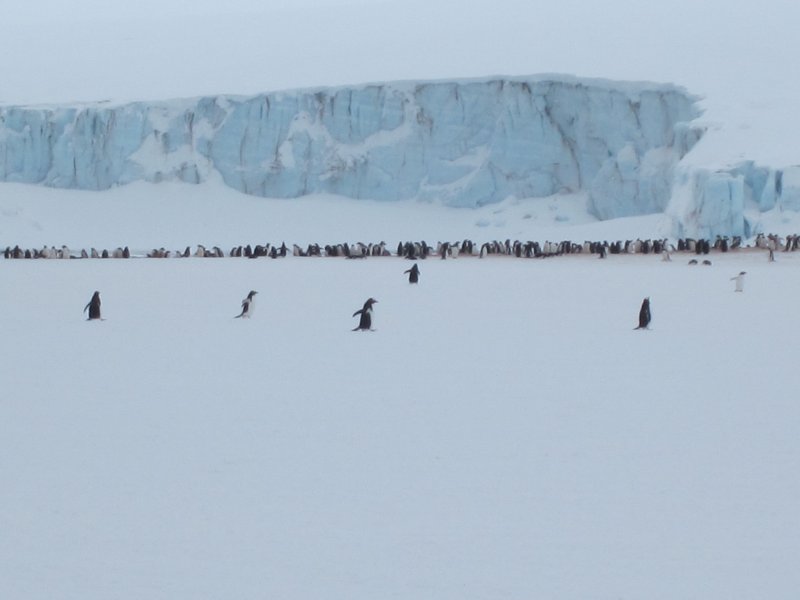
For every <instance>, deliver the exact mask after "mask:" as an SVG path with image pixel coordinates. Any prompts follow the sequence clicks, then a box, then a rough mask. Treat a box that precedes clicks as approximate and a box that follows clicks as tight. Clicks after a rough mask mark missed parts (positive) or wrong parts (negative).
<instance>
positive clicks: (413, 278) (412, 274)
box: [403, 263, 419, 283]
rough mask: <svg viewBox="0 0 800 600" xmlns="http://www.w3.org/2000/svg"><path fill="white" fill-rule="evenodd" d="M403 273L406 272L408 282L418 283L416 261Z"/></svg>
mask: <svg viewBox="0 0 800 600" xmlns="http://www.w3.org/2000/svg"><path fill="white" fill-rule="evenodd" d="M403 273H408V283H419V267H418V266H417V263H414V266H413V267H411V268H410V269H408V270H407V271H403Z"/></svg>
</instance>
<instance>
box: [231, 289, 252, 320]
mask: <svg viewBox="0 0 800 600" xmlns="http://www.w3.org/2000/svg"><path fill="white" fill-rule="evenodd" d="M257 293H258V292H257V291H255V290H250V293H249V294H247V298H245V299H244V300H242V312H241V313H240V314H238V315H236V316H235V317H234V319H239V318H242V319H249V318H250V317H251V316H252V315H253V309H254V308H255V300H256V294H257Z"/></svg>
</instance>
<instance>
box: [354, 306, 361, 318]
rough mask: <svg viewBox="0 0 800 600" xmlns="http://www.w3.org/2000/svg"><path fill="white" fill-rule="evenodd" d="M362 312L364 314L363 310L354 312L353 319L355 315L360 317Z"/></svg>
mask: <svg viewBox="0 0 800 600" xmlns="http://www.w3.org/2000/svg"><path fill="white" fill-rule="evenodd" d="M363 312H364V309H363V308H359V309H358V310H357V311H356V312H354V313H353V316H354V317H355V316H356V315H360V314H361V313H363Z"/></svg>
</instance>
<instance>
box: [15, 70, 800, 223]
mask: <svg viewBox="0 0 800 600" xmlns="http://www.w3.org/2000/svg"><path fill="white" fill-rule="evenodd" d="M696 100H697V99H696V98H695V97H693V96H691V95H690V94H688V93H687V92H686V91H685V90H683V89H682V88H679V87H676V86H672V85H659V84H649V83H625V82H612V81H605V80H594V79H578V78H571V77H566V76H538V77H512V78H507V77H503V78H487V79H480V80H454V81H432V82H400V83H386V84H374V85H361V86H353V87H342V88H324V89H316V90H300V91H294V92H278V93H266V94H261V95H257V96H252V97H239V96H214V97H204V98H196V99H191V100H173V101H165V102H160V103H153V102H149V103H143V102H133V103H129V104H117V105H111V104H102V103H98V104H92V105H82V106H56V107H20V106H5V107H0V180H2V181H9V182H25V183H37V184H43V185H47V186H53V187H62V188H80V189H91V190H103V189H107V188H109V187H111V186H115V185H122V184H126V183H129V182H133V181H137V180H146V181H153V182H158V181H164V180H180V181H184V182H188V183H199V182H202V181H204V180H205V179H207V178H209V176H210V175H211V174H212V173H214V172H218V173H219V175H220V176H221V177H222V179H223V180H224V181H225V183H226V184H227V185H229V186H231V187H232V188H235V189H237V190H239V191H241V192H244V193H246V194H252V195H257V196H268V197H278V198H293V197H298V196H302V195H305V194H312V193H332V194H339V195H343V196H347V197H351V198H369V199H374V200H387V201H389V200H400V199H408V198H420V199H431V200H440V201H442V202H443V203H445V204H447V205H451V206H458V207H476V206H482V205H485V204H490V203H494V202H499V201H501V200H504V199H505V198H507V197H509V196H513V197H518V198H528V197H542V196H549V195H552V194H559V193H571V192H578V191H583V192H585V193H586V194H587V196H588V198H589V210H590V211H591V212H592V213H593V214H594V215H596V216H597V217H598V218H600V219H611V218H616V217H624V216H633V215H642V214H649V213H659V212H667V213H668V214H670V215H672V216H673V217H674V219H675V222H676V231H680V233H682V234H698V235H708V236H711V235H715V234H746V233H748V231H747V229H748V224H747V219H746V218H745V213H746V209H747V208H748V207H751V208H752V206H753V205H754V203H755V205H757V206H758V207H759V209H760V210H768V209H769V208H771V207H775V206H779V207H788V208H792V209H794V210H797V209H800V169H798V168H795V169H788V170H770V169H767V168H760V167H757V166H756V165H753V164H749V163H745V164H743V165H740V166H737V167H735V168H732V169H730V170H727V171H714V172H711V171H706V170H703V169H698V168H695V167H685V166H683V165H682V163H681V159H682V158H683V157H684V156H685V155H686V154H687V153H688V152H690V150H691V149H692V147H693V146H694V144H695V143H697V142H698V140H699V139H700V138H701V136H702V133H703V131H702V129H701V128H700V127H697V126H694V125H693V124H692V121H693V120H694V119H696V118H697V117H698V116H699V113H700V111H699V109H698V107H697V103H696Z"/></svg>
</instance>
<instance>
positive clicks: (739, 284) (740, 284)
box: [731, 271, 747, 292]
mask: <svg viewBox="0 0 800 600" xmlns="http://www.w3.org/2000/svg"><path fill="white" fill-rule="evenodd" d="M745 275H747V271H741V272H740V273H739V274H738V275H737V276H736V277H731V281H735V282H736V288H735V289H734V291H736V292H743V291H744V276H745Z"/></svg>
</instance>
